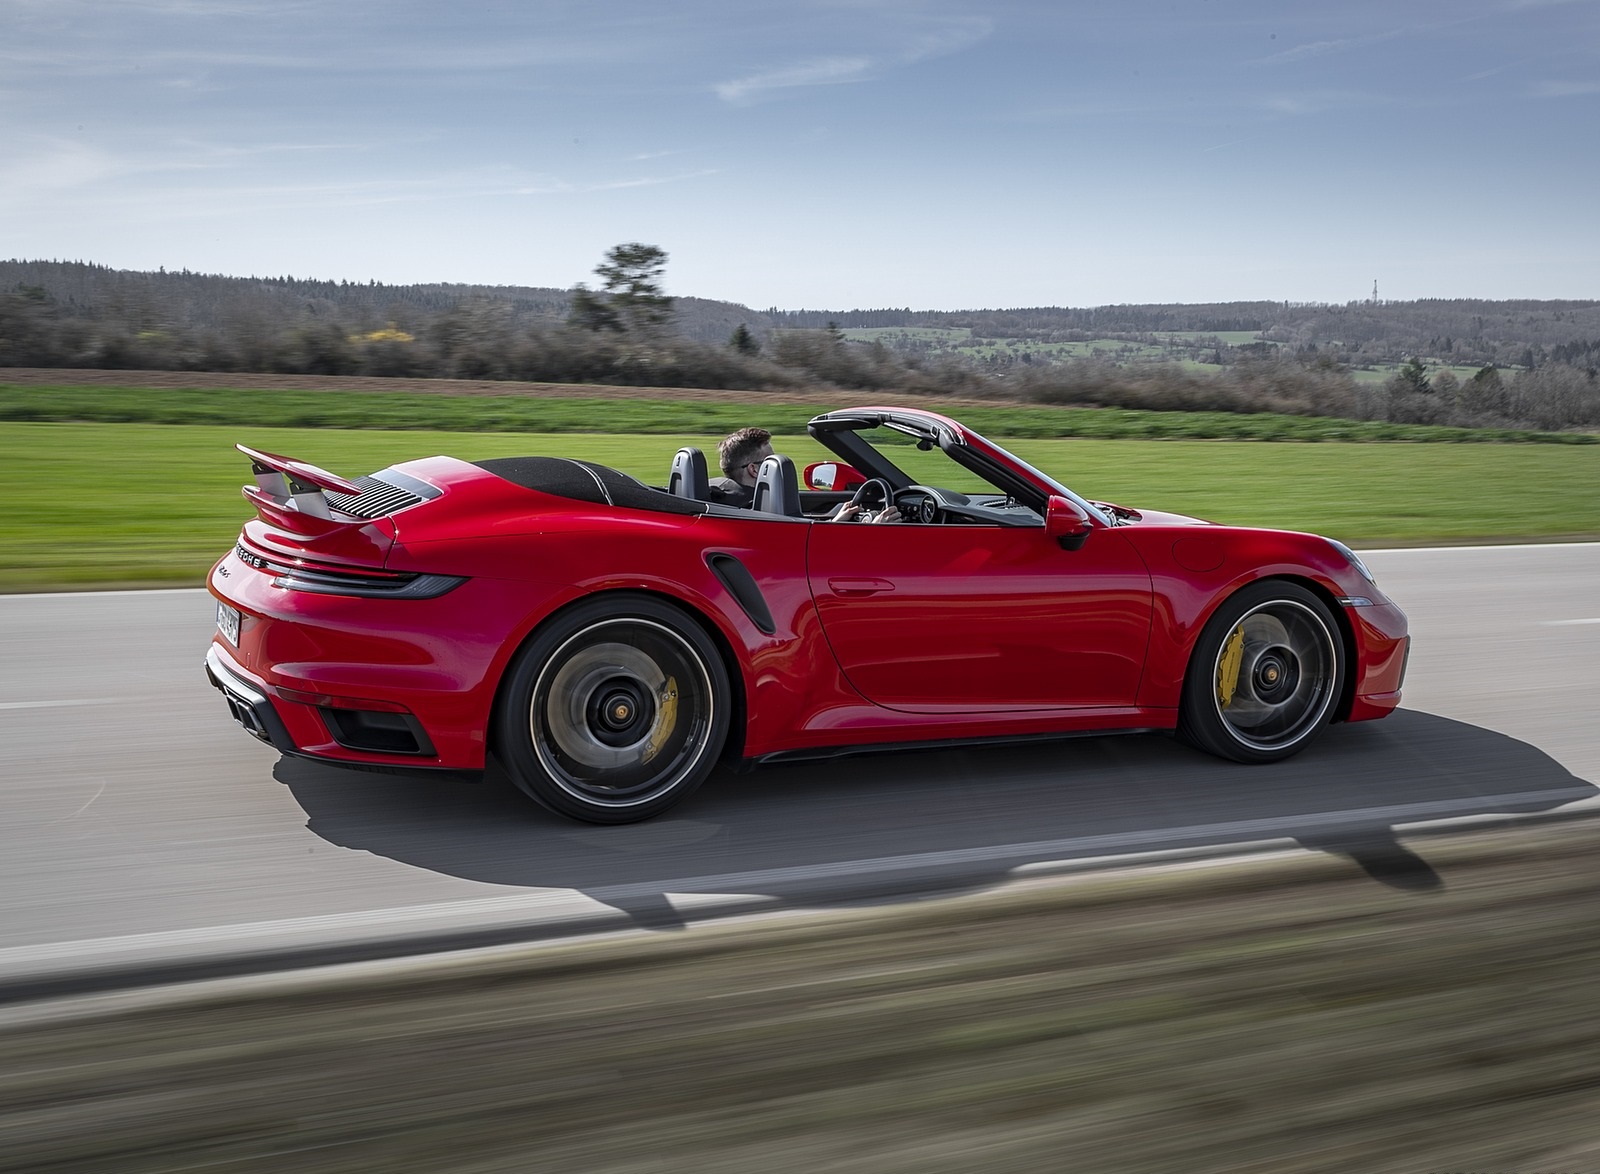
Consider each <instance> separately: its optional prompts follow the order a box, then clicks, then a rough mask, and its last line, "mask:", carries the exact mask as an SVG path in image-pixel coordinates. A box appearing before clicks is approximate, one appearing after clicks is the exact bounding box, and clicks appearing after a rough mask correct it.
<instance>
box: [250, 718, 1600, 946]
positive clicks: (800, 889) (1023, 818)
mask: <svg viewBox="0 0 1600 1174" xmlns="http://www.w3.org/2000/svg"><path fill="white" fill-rule="evenodd" d="M276 773H277V777H278V778H279V779H280V780H281V781H282V782H284V783H285V784H287V785H288V787H289V788H290V789H291V791H292V792H293V794H294V796H295V798H296V799H297V800H298V801H299V803H300V804H301V806H302V807H303V808H304V810H305V812H306V814H307V815H308V816H309V827H310V829H311V831H312V832H314V833H316V834H317V835H319V836H321V837H322V838H323V839H325V840H327V841H328V842H330V843H333V844H337V845H340V846H342V847H345V848H351V849H357V850H361V851H365V852H371V853H373V854H375V855H378V856H383V857H387V858H390V859H393V860H396V861H400V862H403V863H405V864H408V865H411V866H414V867H417V868H423V869H428V870H430V871H433V872H437V873H441V874H446V875H449V876H455V877H462V878H466V879H469V880H474V881H481V882H487V883H490V884H495V885H506V886H515V887H517V888H520V889H569V890H577V891H579V892H582V893H585V894H587V895H589V896H591V897H593V898H595V899H597V900H599V901H601V902H604V903H605V904H608V905H611V906H613V907H615V908H618V909H622V910H624V911H625V912H627V913H629V914H630V915H631V916H633V917H634V918H635V920H636V921H638V922H639V923H641V924H646V925H653V926H671V925H674V924H681V912H680V906H681V905H682V898H683V897H685V896H687V895H691V894H695V893H746V894H759V895H762V896H768V897H771V898H773V899H774V900H775V901H777V902H781V903H785V904H796V905H810V904H826V903H832V902H835V901H841V900H861V899H870V898H873V897H879V898H881V897H884V896H887V895H891V894H894V893H904V892H908V891H912V890H916V889H919V888H921V889H926V888H928V887H930V886H933V887H939V888H952V887H970V886H978V885H984V884H990V883H995V882H997V881H998V880H1001V879H1003V878H1004V877H1006V876H1007V875H1008V874H1010V873H1011V872H1012V870H1013V869H1016V868H1017V867H1019V866H1024V865H1029V864H1037V863H1039V862H1041V861H1057V860H1066V859H1074V858H1088V857H1098V856H1106V855H1118V854H1124V853H1129V852H1141V851H1153V850H1159V849H1169V848H1193V847H1214V846H1226V845H1230V844H1245V843H1251V842H1260V841H1263V840H1270V839H1277V838H1282V837H1291V838H1295V839H1299V840H1300V841H1301V842H1302V843H1304V844H1306V845H1307V846H1308V847H1316V848H1319V849H1322V850H1326V851H1333V852H1338V853H1342V854H1344V855H1347V856H1349V857H1350V858H1351V859H1353V860H1355V861H1356V862H1357V863H1364V864H1365V866H1367V867H1368V870H1369V871H1370V872H1372V874H1373V875H1374V876H1375V877H1378V878H1379V879H1382V880H1385V881H1387V882H1388V883H1392V884H1396V885H1397V886H1398V887H1403V888H1412V889H1425V888H1428V887H1434V884H1433V882H1436V881H1437V878H1436V877H1435V878H1433V881H1430V880H1429V875H1430V872H1431V870H1429V869H1428V868H1427V866H1426V865H1425V864H1424V863H1422V862H1421V861H1420V860H1416V858H1415V857H1411V860H1412V861H1415V863H1416V864H1417V865H1420V866H1421V867H1420V868H1416V867H1411V866H1409V865H1408V864H1407V857H1408V856H1409V854H1407V853H1405V852H1404V850H1403V849H1399V846H1398V845H1395V844H1394V841H1393V835H1392V832H1391V831H1390V829H1391V828H1392V826H1393V825H1395V824H1400V823H1411V822H1417V821H1420V820H1423V819H1430V818H1440V817H1444V816H1450V815H1475V814H1489V813H1507V812H1527V811H1542V810H1547V809H1550V808H1553V807H1556V806H1559V805H1561V804H1563V803H1567V802H1571V801H1573V800H1577V799H1581V798H1586V797H1588V796H1592V795H1594V794H1596V793H1597V788H1596V787H1595V786H1593V785H1591V784H1590V783H1587V782H1585V781H1583V780H1581V779H1579V778H1577V777H1575V776H1574V775H1572V774H1571V773H1570V772H1569V771H1567V770H1566V769H1565V768H1564V767H1562V766H1561V765H1560V764H1559V763H1557V762H1556V761H1555V760H1554V759H1552V758H1550V757H1549V756H1548V755H1546V754H1544V753H1543V752H1542V751H1540V750H1538V749H1536V748H1535V747H1533V746H1530V745H1528V744H1527V743H1524V742H1519V741H1517V740H1516V739H1514V738H1510V737H1507V736H1506V735H1503V734H1498V733H1494V732H1492V731H1489V730H1485V729H1482V728H1479V727H1476V726H1471V725H1467V724H1464V723H1462V722H1457V721H1452V720H1449V719H1446V718H1441V717H1435V716H1432V715H1429V714H1424V713H1417V712H1412V711H1406V710H1402V711H1399V712H1397V713H1395V714H1394V715H1392V716H1391V717H1390V718H1389V719H1388V720H1386V721H1383V722H1376V723H1363V724H1358V725H1353V726H1337V727H1334V728H1333V729H1331V730H1329V731H1328V732H1327V733H1326V734H1325V735H1324V736H1323V737H1322V738H1321V739H1320V740H1319V741H1318V742H1317V744H1316V745H1315V746H1313V747H1312V748H1311V749H1310V750H1308V751H1307V752H1305V753H1303V754H1301V755H1300V756H1298V757H1296V758H1293V759H1291V760H1289V761H1288V762H1283V763H1277V764H1274V765H1271V766H1255V767H1245V766H1237V765H1234V764H1231V763H1226V762H1222V761H1219V760H1217V759H1212V758H1208V757H1206V756H1204V755H1201V754H1199V753H1197V752H1195V751H1193V750H1190V749H1188V748H1187V747H1184V746H1182V745H1180V744H1178V743H1176V742H1173V741H1172V740H1170V739H1167V738H1164V737H1159V736H1155V735H1137V736H1125V737H1107V738H1094V739H1074V740H1066V741H1052V742H1037V743H1030V744H1027V745H1025V746H1009V747H984V748H966V749H946V750H922V751H912V752H899V753H893V754H876V755H864V756H858V757H852V758H842V759H834V760H830V761H824V762H810V763H805V764H793V765H786V766H773V767H766V768H763V769H759V770H756V771H754V772H751V773H748V774H733V773H731V772H726V771H718V772H717V773H716V774H714V775H713V776H712V777H711V779H710V780H709V781H708V782H707V783H706V785H705V786H704V787H703V788H701V790H700V791H699V792H698V793H697V794H696V795H694V796H693V797H691V798H690V799H689V800H687V801H686V802H684V803H683V804H682V805H680V806H679V807H677V808H675V809H674V810H673V811H671V812H669V813H668V814H667V815H665V816H663V817H661V818H658V819H655V820H652V821H649V822H646V823H641V824H633V825H628V826H622V827H591V826H586V825H582V824H577V823H572V822H569V821H567V820H564V819H561V818H558V817H556V816H553V815H550V814H548V813H546V812H544V811H543V810H542V809H541V808H539V807H537V806H536V805H535V804H534V803H533V802H532V801H530V800H528V799H526V798H524V797H523V796H522V795H521V794H520V793H519V792H517V791H516V790H515V788H514V787H513V786H512V785H511V783H510V782H509V781H508V780H507V779H506V778H505V777H504V776H503V775H501V774H499V773H498V772H491V773H490V775H489V776H488V778H487V779H486V780H485V782H484V783H482V784H480V785H469V784H461V783H448V782H435V781H429V780H417V779H412V778H402V777H394V776H385V775H373V774H363V773H357V772H353V771H346V770H340V769H336V768H332V767H327V766H323V765H319V764H315V763H310V762H304V761H298V760H294V759H284V760H283V761H281V762H280V763H279V764H278V767H277V771H276ZM1397 853H1398V854H1397ZM908 858H914V859H908ZM1385 862H1387V866H1392V867H1388V870H1387V873H1386V871H1385V869H1386V865H1385ZM1402 865H1404V866H1405V867H1401V866H1402ZM674 898H677V899H678V904H674Z"/></svg>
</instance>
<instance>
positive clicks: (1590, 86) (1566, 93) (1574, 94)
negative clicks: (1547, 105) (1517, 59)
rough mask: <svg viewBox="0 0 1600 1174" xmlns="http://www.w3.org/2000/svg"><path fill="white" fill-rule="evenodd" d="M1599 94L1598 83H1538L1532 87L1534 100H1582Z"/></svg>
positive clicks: (1599, 86)
mask: <svg viewBox="0 0 1600 1174" xmlns="http://www.w3.org/2000/svg"><path fill="white" fill-rule="evenodd" d="M1590 94H1600V82H1540V83H1539V84H1538V85H1536V86H1534V87H1533V96H1534V97H1535V98H1582V97H1587V96H1588V95H1590Z"/></svg>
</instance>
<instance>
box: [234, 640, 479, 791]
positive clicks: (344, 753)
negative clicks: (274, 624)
mask: <svg viewBox="0 0 1600 1174" xmlns="http://www.w3.org/2000/svg"><path fill="white" fill-rule="evenodd" d="M205 669H206V677H207V679H208V680H210V682H211V684H212V685H213V686H214V687H215V688H216V689H217V690H218V691H219V692H220V693H221V694H222V695H223V697H224V699H225V700H226V701H227V704H228V710H229V712H230V713H231V714H232V716H233V719H234V721H236V722H237V723H238V724H239V725H240V727H241V728H243V729H244V731H245V732H246V733H247V734H249V735H251V736H252V737H254V738H258V739H259V740H261V741H262V742H265V743H267V744H268V745H269V746H271V747H273V749H275V750H277V751H278V752H279V753H281V754H289V755H293V756H295V757H297V758H310V759H315V760H317V761H319V762H327V763H332V764H334V765H338V766H345V767H351V768H354V769H358V770H383V771H405V772H412V771H415V772H425V773H435V772H439V771H445V772H449V773H453V774H478V773H481V771H482V766H483V764H482V761H481V760H479V761H478V762H476V763H472V762H452V761H448V760H446V759H445V758H444V757H442V756H441V755H440V754H439V752H438V751H437V750H436V748H435V747H434V744H433V740H432V739H431V738H430V736H429V734H428V732H427V728H426V726H425V725H424V724H423V723H422V722H421V721H420V720H419V719H418V718H417V716H416V715H415V714H412V713H410V712H408V711H404V710H403V708H402V707H400V706H395V705H386V706H384V708H382V709H362V708H359V704H355V705H352V704H347V703H343V701H342V699H341V704H339V705H337V706H334V705H328V704H322V705H319V704H314V703H312V701H311V700H310V699H308V698H306V695H304V694H301V695H299V696H298V697H297V698H296V699H294V700H291V699H289V698H288V697H286V696H285V693H290V694H295V693H296V691H294V690H286V689H285V688H284V687H282V686H278V685H272V684H269V683H267V682H266V681H263V680H262V679H261V678H260V677H258V676H256V675H255V674H254V673H251V672H250V671H248V670H247V669H245V668H244V667H243V666H241V665H240V664H239V663H238V661H236V660H235V659H234V658H233V656H232V654H231V653H230V652H229V651H228V649H227V647H226V645H225V643H224V642H223V641H222V640H221V638H220V637H219V638H218V639H216V640H215V641H213V643H212V645H211V647H210V648H209V649H207V651H206V658H205ZM315 700H320V701H324V702H326V701H332V700H334V699H332V698H327V697H322V698H317V699H315ZM366 704H368V705H371V704H382V703H371V702H368V703H366Z"/></svg>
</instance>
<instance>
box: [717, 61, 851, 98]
mask: <svg viewBox="0 0 1600 1174" xmlns="http://www.w3.org/2000/svg"><path fill="white" fill-rule="evenodd" d="M871 69H872V58H870V57H822V58H817V59H814V60H811V61H802V62H800V63H799V64H797V65H786V66H783V67H781V68H778V69H769V70H764V71H762V72H760V73H753V74H750V75H749V76H747V77H741V78H736V79H735V80H733V81H730V82H719V83H718V84H717V86H716V91H717V97H719V98H721V99H722V100H723V101H724V102H735V103H741V102H749V101H750V100H752V99H753V98H755V97H757V96H759V95H761V94H765V93H769V92H771V91H772V90H790V89H795V88H796V87H799V86H837V85H842V84H844V83H846V82H855V81H860V80H861V79H862V78H864V77H866V76H867V75H868V73H869V72H870V71H871Z"/></svg>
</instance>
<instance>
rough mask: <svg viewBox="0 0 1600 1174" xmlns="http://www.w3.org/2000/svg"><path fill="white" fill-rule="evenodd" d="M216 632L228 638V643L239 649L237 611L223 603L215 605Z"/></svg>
mask: <svg viewBox="0 0 1600 1174" xmlns="http://www.w3.org/2000/svg"><path fill="white" fill-rule="evenodd" d="M217 631H219V632H221V633H222V634H223V635H224V636H226V637H227V638H228V643H229V644H232V645H233V646H234V647H235V648H237V647H239V609H238V608H236V607H229V606H228V605H227V604H225V603H219V604H217Z"/></svg>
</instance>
